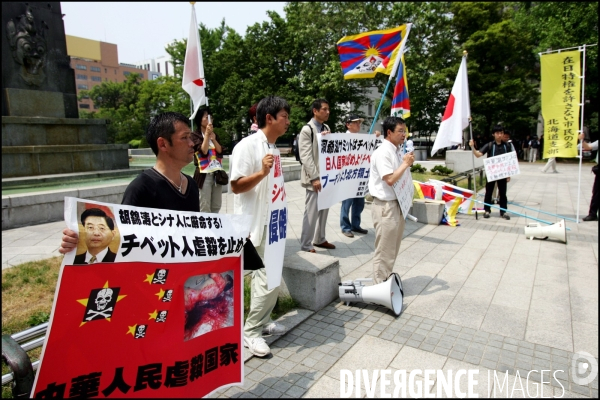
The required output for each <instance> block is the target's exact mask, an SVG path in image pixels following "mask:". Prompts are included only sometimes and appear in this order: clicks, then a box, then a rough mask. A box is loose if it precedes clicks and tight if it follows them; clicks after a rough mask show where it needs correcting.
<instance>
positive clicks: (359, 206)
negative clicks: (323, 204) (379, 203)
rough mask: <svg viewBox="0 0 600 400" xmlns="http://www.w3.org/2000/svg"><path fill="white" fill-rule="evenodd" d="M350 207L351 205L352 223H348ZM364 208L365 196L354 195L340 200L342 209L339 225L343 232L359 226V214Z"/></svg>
mask: <svg viewBox="0 0 600 400" xmlns="http://www.w3.org/2000/svg"><path fill="white" fill-rule="evenodd" d="M350 207H352V225H350V218H348V214H350ZM364 208H365V198H364V197H356V198H353V199H346V200H344V201H342V209H341V211H340V226H341V227H342V231H343V232H350V231H351V230H352V229H357V228H360V214H361V213H362V211H363V209H364Z"/></svg>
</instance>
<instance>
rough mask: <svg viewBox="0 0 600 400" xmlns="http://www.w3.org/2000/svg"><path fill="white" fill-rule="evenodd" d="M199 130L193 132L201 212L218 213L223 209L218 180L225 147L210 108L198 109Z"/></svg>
mask: <svg viewBox="0 0 600 400" xmlns="http://www.w3.org/2000/svg"><path fill="white" fill-rule="evenodd" d="M194 122H195V123H196V126H197V127H198V128H199V129H198V130H196V131H194V132H192V140H193V141H194V165H195V166H196V167H197V168H196V171H194V181H196V184H198V189H199V190H200V212H207V213H210V212H212V213H218V212H219V211H220V210H221V196H222V185H219V184H217V182H216V179H215V178H216V177H215V175H216V173H217V171H223V166H222V164H221V162H222V160H223V149H222V147H221V144H220V143H219V139H218V137H217V135H215V133H214V131H213V124H212V114H211V112H210V110H209V109H208V108H205V109H202V110H199V111H198V114H197V115H196V117H195V118H194Z"/></svg>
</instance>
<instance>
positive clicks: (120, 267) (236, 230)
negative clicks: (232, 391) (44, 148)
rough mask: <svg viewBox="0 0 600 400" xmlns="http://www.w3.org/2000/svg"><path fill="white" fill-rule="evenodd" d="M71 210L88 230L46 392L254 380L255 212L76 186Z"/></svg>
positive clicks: (57, 328)
mask: <svg viewBox="0 0 600 400" xmlns="http://www.w3.org/2000/svg"><path fill="white" fill-rule="evenodd" d="M65 219H66V222H67V226H68V227H69V228H70V229H72V230H74V231H76V232H77V231H79V238H80V240H79V243H78V250H77V251H73V252H71V253H69V254H67V255H65V257H64V260H63V264H62V266H61V270H60V273H59V277H58V283H57V289H56V293H55V296H54V304H53V306H52V313H51V318H50V325H49V327H48V332H47V337H46V342H45V343H44V347H43V350H42V356H41V363H40V367H39V370H38V374H37V376H36V380H35V382H34V389H33V396H34V397H42V398H44V397H94V396H100V395H101V396H103V397H202V396H206V395H208V394H210V393H211V392H213V391H215V390H216V389H218V388H220V387H223V386H226V385H231V384H243V365H244V363H243V357H242V346H243V343H242V337H243V336H242V335H243V333H242V329H243V273H242V272H243V271H242V268H243V266H242V265H241V263H242V261H241V260H242V257H240V255H241V253H242V249H243V245H244V243H245V241H246V238H247V237H248V234H249V227H250V216H243V215H222V214H206V213H192V212H183V211H172V210H163V209H149V208H140V207H131V206H125V205H116V204H107V203H99V202H93V201H87V200H80V199H75V198H69V197H67V198H65ZM78 221H79V222H78ZM76 253H81V254H79V255H76Z"/></svg>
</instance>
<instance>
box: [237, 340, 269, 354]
mask: <svg viewBox="0 0 600 400" xmlns="http://www.w3.org/2000/svg"><path fill="white" fill-rule="evenodd" d="M244 347H247V348H248V350H250V353H252V354H254V355H255V356H259V357H264V356H266V355H269V354H271V349H270V348H269V345H268V344H267V342H265V339H263V338H251V337H247V336H244Z"/></svg>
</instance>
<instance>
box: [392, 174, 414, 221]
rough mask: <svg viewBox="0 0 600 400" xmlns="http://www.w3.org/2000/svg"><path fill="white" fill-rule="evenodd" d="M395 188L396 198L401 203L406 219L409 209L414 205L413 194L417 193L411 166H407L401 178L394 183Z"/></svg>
mask: <svg viewBox="0 0 600 400" xmlns="http://www.w3.org/2000/svg"><path fill="white" fill-rule="evenodd" d="M392 187H393V188H394V193H396V198H397V199H398V203H400V210H401V211H402V216H403V217H404V219H406V217H407V216H408V211H409V210H410V207H411V206H412V202H413V196H414V194H415V187H414V185H413V180H412V175H411V173H410V168H407V169H406V170H405V171H404V173H403V174H402V176H400V179H398V180H397V181H396V183H394V185H393V186H392Z"/></svg>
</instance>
